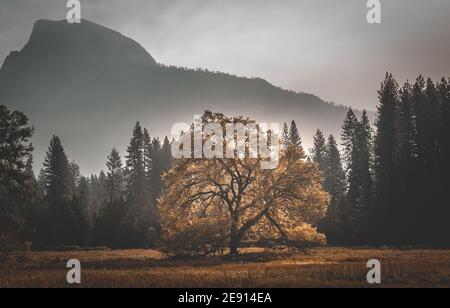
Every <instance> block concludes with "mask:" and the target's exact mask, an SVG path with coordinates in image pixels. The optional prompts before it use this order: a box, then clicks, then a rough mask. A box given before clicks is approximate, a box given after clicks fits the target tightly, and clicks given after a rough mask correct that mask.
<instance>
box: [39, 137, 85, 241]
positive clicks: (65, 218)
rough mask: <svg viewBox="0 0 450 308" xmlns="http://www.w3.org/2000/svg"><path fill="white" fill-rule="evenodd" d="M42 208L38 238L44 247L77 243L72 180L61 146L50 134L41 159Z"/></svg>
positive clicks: (56, 138) (58, 140) (67, 161)
mask: <svg viewBox="0 0 450 308" xmlns="http://www.w3.org/2000/svg"><path fill="white" fill-rule="evenodd" d="M44 167H45V169H44V172H45V180H46V185H45V186H46V198H45V204H46V210H45V211H44V212H43V217H42V221H41V223H40V240H41V243H40V244H41V245H44V246H47V247H48V246H52V247H55V246H58V245H74V244H77V240H78V238H77V234H76V232H77V230H76V217H75V215H74V212H73V208H72V201H73V197H74V192H75V185H74V183H75V180H74V178H73V173H72V171H71V167H70V164H69V160H68V158H67V156H66V153H65V151H64V148H63V146H62V144H61V141H60V139H59V138H58V137H56V136H53V138H52V140H51V142H50V146H49V148H48V151H47V156H46V157H45V161H44Z"/></svg>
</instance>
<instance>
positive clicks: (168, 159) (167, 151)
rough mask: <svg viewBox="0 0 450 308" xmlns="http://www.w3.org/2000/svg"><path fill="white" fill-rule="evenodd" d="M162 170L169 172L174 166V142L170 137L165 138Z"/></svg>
mask: <svg viewBox="0 0 450 308" xmlns="http://www.w3.org/2000/svg"><path fill="white" fill-rule="evenodd" d="M161 151H162V171H163V172H167V171H169V170H170V168H172V164H173V157H172V144H171V142H170V141H169V138H167V137H166V138H164V142H163V146H162V149H161Z"/></svg>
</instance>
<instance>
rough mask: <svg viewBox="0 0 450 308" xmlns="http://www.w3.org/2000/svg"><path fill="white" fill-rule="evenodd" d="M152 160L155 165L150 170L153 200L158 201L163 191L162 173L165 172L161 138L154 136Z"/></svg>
mask: <svg viewBox="0 0 450 308" xmlns="http://www.w3.org/2000/svg"><path fill="white" fill-rule="evenodd" d="M152 161H153V165H152V169H151V172H150V183H151V189H152V196H153V200H154V201H156V199H157V198H158V197H159V196H160V195H161V193H162V180H161V175H162V173H163V164H164V161H163V153H162V148H161V141H160V140H159V138H154V139H153V142H152Z"/></svg>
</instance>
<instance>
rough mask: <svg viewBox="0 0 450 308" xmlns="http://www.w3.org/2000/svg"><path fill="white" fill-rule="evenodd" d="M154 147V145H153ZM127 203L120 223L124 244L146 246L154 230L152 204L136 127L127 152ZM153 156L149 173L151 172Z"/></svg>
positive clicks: (141, 132)
mask: <svg viewBox="0 0 450 308" xmlns="http://www.w3.org/2000/svg"><path fill="white" fill-rule="evenodd" d="M152 146H153V149H154V148H155V146H154V144H153V145H152ZM127 152H128V153H127V156H126V158H127V161H126V171H127V181H128V185H127V195H128V198H127V203H128V210H127V214H126V216H125V218H124V219H123V221H122V230H123V236H124V239H123V241H124V242H125V243H127V245H128V246H129V247H142V246H146V245H148V244H149V243H148V236H147V235H148V233H149V232H150V229H151V228H155V227H157V224H158V223H157V217H156V213H155V206H154V204H152V202H151V201H152V200H151V196H152V194H151V192H150V190H149V188H148V178H147V176H146V168H145V157H144V132H143V130H142V128H141V126H140V124H139V122H138V123H137V124H136V126H135V128H134V130H133V136H132V138H131V141H130V145H129V146H128V149H127ZM154 165H155V162H154V155H153V156H152V170H154Z"/></svg>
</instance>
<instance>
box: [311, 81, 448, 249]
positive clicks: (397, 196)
mask: <svg viewBox="0 0 450 308" xmlns="http://www.w3.org/2000/svg"><path fill="white" fill-rule="evenodd" d="M378 97H379V106H378V112H377V119H376V122H375V125H374V126H375V127H374V128H375V129H373V128H372V126H371V125H370V121H369V119H368V117H367V113H366V112H363V114H362V117H361V119H358V118H357V117H356V115H355V113H354V112H353V111H352V110H351V109H350V110H349V112H348V114H347V117H346V119H345V121H344V124H343V128H342V136H341V140H342V149H343V151H342V157H340V154H339V151H338V149H337V145H336V141H335V139H334V137H333V136H330V137H329V139H328V142H326V141H325V139H324V137H323V134H322V133H321V132H320V130H319V131H318V132H317V134H316V136H315V139H314V148H313V149H312V151H311V154H312V155H311V158H312V159H313V161H314V162H316V163H317V164H319V166H320V168H321V170H322V172H323V174H324V176H325V181H324V188H325V189H326V190H327V191H328V192H329V193H330V195H331V196H332V201H331V205H330V209H329V212H328V215H327V218H326V219H325V220H324V221H323V222H322V225H321V230H322V231H323V232H325V233H326V234H327V237H328V240H329V242H331V243H335V244H346V245H349V244H350V245H364V244H376V245H377V244H391V245H434V246H445V245H449V244H450V238H449V236H448V235H449V234H450V227H449V226H450V225H449V224H448V219H449V218H450V205H449V202H448V200H447V199H448V198H447V194H446V190H447V188H448V183H449V176H450V167H449V166H450V163H449V161H448V157H450V156H449V155H450V135H449V134H450V82H449V80H448V79H445V78H442V79H441V80H440V81H439V82H437V83H435V82H433V81H432V80H431V79H427V80H425V79H424V78H423V77H422V76H419V77H418V78H417V79H416V81H415V82H414V84H411V83H410V82H408V81H407V82H406V83H405V84H404V85H403V86H402V87H400V86H399V84H398V83H397V81H396V80H395V79H394V77H393V76H392V74H387V75H386V78H385V80H384V81H383V83H382V84H381V88H380V90H379V91H378Z"/></svg>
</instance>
